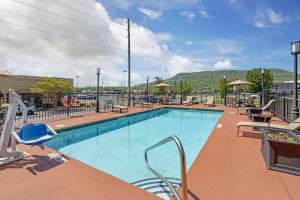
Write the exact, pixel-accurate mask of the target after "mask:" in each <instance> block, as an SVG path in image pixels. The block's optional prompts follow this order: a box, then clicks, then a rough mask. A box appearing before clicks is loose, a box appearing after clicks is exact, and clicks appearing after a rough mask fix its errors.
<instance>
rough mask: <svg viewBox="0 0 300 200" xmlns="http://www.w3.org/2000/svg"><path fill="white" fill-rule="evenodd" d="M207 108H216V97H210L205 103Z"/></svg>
mask: <svg viewBox="0 0 300 200" xmlns="http://www.w3.org/2000/svg"><path fill="white" fill-rule="evenodd" d="M204 105H205V106H215V97H214V96H208V97H207V101H206V102H205V103H204Z"/></svg>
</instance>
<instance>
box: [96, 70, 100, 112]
mask: <svg viewBox="0 0 300 200" xmlns="http://www.w3.org/2000/svg"><path fill="white" fill-rule="evenodd" d="M96 74H97V96H96V97H97V99H96V112H100V109H99V80H100V79H99V78H100V68H97V69H96Z"/></svg>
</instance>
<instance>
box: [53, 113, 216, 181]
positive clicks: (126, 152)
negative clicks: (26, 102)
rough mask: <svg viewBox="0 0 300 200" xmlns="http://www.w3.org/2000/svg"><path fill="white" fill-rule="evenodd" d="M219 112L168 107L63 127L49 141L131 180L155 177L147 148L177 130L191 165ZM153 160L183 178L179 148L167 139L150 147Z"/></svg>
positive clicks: (162, 169) (165, 172)
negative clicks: (146, 154) (154, 147)
mask: <svg viewBox="0 0 300 200" xmlns="http://www.w3.org/2000/svg"><path fill="white" fill-rule="evenodd" d="M221 115H222V112H220V111H207V110H195V109H171V108H163V109H158V110H153V111H148V112H144V113H141V114H136V115H132V116H126V117H120V118H118V119H114V120H110V121H105V122H100V123H97V124H93V125H88V126H83V127H79V128H74V129H70V130H66V131H62V132H60V134H59V135H58V136H56V137H54V139H52V140H51V141H49V142H48V144H47V146H49V147H51V148H54V149H56V150H58V151H60V152H63V153H65V154H67V155H70V156H71V157H73V158H76V159H78V160H80V161H82V162H84V163H86V164H88V165H90V166H93V167H95V168H97V169H99V170H102V171H104V172H106V173H109V174H111V175H113V176H116V177H118V178H120V179H122V180H124V181H126V182H129V183H132V182H134V181H138V180H143V179H147V178H151V177H154V175H153V174H152V173H151V172H149V171H148V170H147V168H146V166H145V161H144V151H145V149H146V148H148V147H150V146H152V145H153V144H155V143H157V142H159V141H161V140H163V139H165V138H167V137H169V136H171V135H176V136H177V137H178V138H179V139H180V140H181V142H182V144H183V147H184V150H185V153H186V161H187V169H189V168H190V166H191V165H192V163H193V161H194V160H195V158H196V156H197V155H198V153H199V152H200V150H201V148H202V147H203V145H204V144H205V142H206V140H207V139H208V137H209V135H210V134H211V132H212V130H213V128H214V127H215V125H216V123H217V121H218V120H219V118H220V117H221ZM148 159H149V163H150V165H151V166H152V167H153V168H154V169H156V170H157V171H158V172H159V173H161V174H162V175H164V176H166V177H175V178H180V162H179V152H178V150H177V147H176V144H175V143H172V142H171V143H168V144H165V145H163V146H161V147H158V148H157V149H154V150H152V151H150V152H149V154H148Z"/></svg>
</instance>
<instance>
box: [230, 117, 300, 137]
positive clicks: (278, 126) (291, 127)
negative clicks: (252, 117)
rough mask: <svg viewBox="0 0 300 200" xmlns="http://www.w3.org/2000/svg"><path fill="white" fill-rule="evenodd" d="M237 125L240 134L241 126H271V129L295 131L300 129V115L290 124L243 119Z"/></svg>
mask: <svg viewBox="0 0 300 200" xmlns="http://www.w3.org/2000/svg"><path fill="white" fill-rule="evenodd" d="M236 127H237V129H238V131H237V135H238V134H239V132H240V128H241V127H254V128H271V129H279V130H283V131H295V130H298V129H300V117H299V118H297V119H296V120H295V121H293V122H291V123H290V124H288V125H283V124H273V123H264V122H250V121H249V122H246V121H241V122H239V123H238V124H237V125H236Z"/></svg>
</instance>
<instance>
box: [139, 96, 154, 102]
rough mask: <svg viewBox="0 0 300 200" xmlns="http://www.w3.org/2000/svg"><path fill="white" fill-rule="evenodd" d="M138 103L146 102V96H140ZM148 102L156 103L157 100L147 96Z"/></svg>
mask: <svg viewBox="0 0 300 200" xmlns="http://www.w3.org/2000/svg"><path fill="white" fill-rule="evenodd" d="M138 101H147V96H142V97H139V98H138ZM148 102H150V103H157V98H156V97H155V96H151V95H149V96H148Z"/></svg>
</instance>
